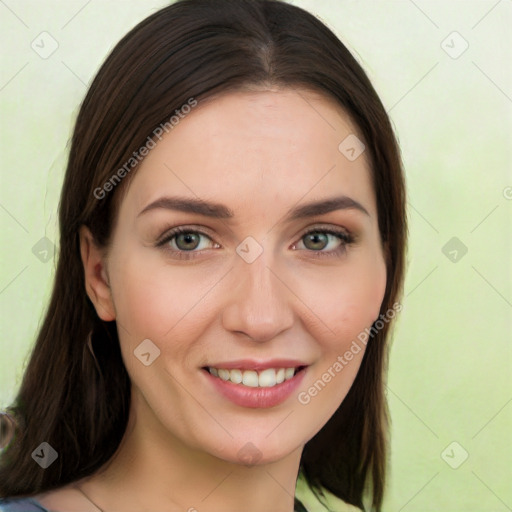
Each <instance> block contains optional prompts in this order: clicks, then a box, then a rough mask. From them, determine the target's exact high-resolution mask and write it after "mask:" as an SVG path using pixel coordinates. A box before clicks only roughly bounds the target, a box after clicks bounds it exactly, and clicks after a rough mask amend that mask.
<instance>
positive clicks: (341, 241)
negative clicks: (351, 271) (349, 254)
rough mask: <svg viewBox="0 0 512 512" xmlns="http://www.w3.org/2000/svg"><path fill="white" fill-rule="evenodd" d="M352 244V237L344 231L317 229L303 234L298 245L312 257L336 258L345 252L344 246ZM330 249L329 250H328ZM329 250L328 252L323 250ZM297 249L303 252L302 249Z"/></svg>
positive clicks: (295, 245) (295, 246)
mask: <svg viewBox="0 0 512 512" xmlns="http://www.w3.org/2000/svg"><path fill="white" fill-rule="evenodd" d="M352 242H353V239H352V236H351V235H350V234H349V233H348V232H347V231H344V230H338V229H334V228H331V227H329V228H322V227H317V228H315V229H311V230H309V231H307V232H306V233H304V234H303V235H302V237H301V240H300V243H299V244H294V246H293V248H294V249H295V248H297V245H302V246H304V247H305V249H306V250H307V251H308V252H312V253H316V254H314V256H338V255H340V254H342V253H344V252H345V250H346V246H347V245H348V244H350V243H352ZM329 247H330V248H329ZM327 248H329V249H328V250H325V249H327ZM299 249H301V250H303V249H302V247H299Z"/></svg>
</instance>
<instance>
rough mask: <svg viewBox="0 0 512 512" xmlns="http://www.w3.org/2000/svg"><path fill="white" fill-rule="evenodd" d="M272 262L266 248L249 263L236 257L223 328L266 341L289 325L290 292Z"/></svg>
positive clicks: (256, 339)
mask: <svg viewBox="0 0 512 512" xmlns="http://www.w3.org/2000/svg"><path fill="white" fill-rule="evenodd" d="M271 265H272V262H271V261H269V259H268V258H267V257H266V252H265V251H264V252H263V253H262V254H261V255H260V256H259V257H258V258H257V259H256V260H255V261H253V262H252V263H247V262H245V261H244V260H243V259H242V258H239V259H237V261H236V262H235V268H234V269H233V272H232V278H231V279H232V281H231V282H230V285H229V286H230V289H229V291H228V293H229V298H228V300H227V301H226V302H225V307H224V309H223V312H222V324H223V327H224V328H225V329H226V330H228V331H230V332H234V333H242V334H245V335H246V336H248V337H249V338H251V339H252V340H253V341H257V342H265V341H269V340H272V339H274V338H275V337H277V336H278V335H279V334H280V333H282V332H284V331H286V330H288V329H290V328H291V327H292V325H293V319H294V313H293V307H292V304H291V302H290V300H291V298H292V297H293V294H292V292H291V291H290V290H289V289H288V287H287V286H286V284H285V280H284V279H283V277H284V276H280V275H279V272H278V271H276V270H274V269H273V268H272V266H271ZM274 267H275V265H274ZM283 281H284V282H283Z"/></svg>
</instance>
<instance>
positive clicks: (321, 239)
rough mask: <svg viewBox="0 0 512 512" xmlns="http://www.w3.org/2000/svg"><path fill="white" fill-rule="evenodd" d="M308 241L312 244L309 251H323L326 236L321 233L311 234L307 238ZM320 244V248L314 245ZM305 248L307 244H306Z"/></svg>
mask: <svg viewBox="0 0 512 512" xmlns="http://www.w3.org/2000/svg"><path fill="white" fill-rule="evenodd" d="M307 238H308V240H310V241H312V242H313V245H314V247H309V248H310V249H311V248H312V249H323V248H324V247H325V243H326V242H327V240H326V235H325V234H323V233H312V234H309V235H308V236H307ZM317 244H320V245H323V246H322V247H315V245H317ZM306 246H307V244H306Z"/></svg>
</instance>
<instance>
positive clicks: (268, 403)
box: [202, 368, 307, 408]
mask: <svg viewBox="0 0 512 512" xmlns="http://www.w3.org/2000/svg"><path fill="white" fill-rule="evenodd" d="M306 370H307V368H303V369H302V370H300V371H299V372H297V374H296V375H295V376H294V377H292V378H291V379H289V380H285V381H284V382H281V384H276V385H275V386H272V387H267V388H260V387H257V388H252V387H249V386H244V385H243V384H235V383H234V382H231V381H229V380H222V379H220V378H219V377H215V376H213V375H212V374H211V373H210V372H209V371H208V370H205V369H203V370H202V371H203V372H204V373H206V377H207V378H208V379H209V380H210V382H211V383H212V385H213V386H215V388H216V389H217V390H218V391H219V392H220V393H221V394H222V395H224V396H225V397H226V398H227V399H229V400H231V401H232V402H233V403H235V404H237V405H240V406H241V407H251V408H266V407H274V406H276V405H279V404H281V403H283V402H284V401H285V400H286V399H287V398H288V397H289V396H290V395H291V394H292V393H293V392H294V391H295V390H296V389H297V388H298V387H299V385H300V383H301V382H302V379H303V378H304V375H305V373H306Z"/></svg>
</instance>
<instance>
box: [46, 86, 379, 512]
mask: <svg viewBox="0 0 512 512" xmlns="http://www.w3.org/2000/svg"><path fill="white" fill-rule="evenodd" d="M353 133H357V131H356V130H355V128H354V125H353V124H352V123H351V122H350V120H349V118H348V116H347V115H346V114H345V113H344V112H343V110H342V109H341V108H340V107H339V106H338V105H337V104H336V103H334V102H333V101H332V100H330V99H328V98H326V97H324V96H321V95H318V94H316V93H313V92H311V91H304V90H301V91H297V90H291V89H267V90H263V91H244V92H236V93H234V92H230V93H226V94H223V95H221V96H219V97H216V98H215V99H214V100H213V101H207V102H206V103H204V104H199V106H197V107H196V108H195V109H193V111H192V112H191V113H190V114H189V115H188V116H187V117H186V118H185V119H183V120H181V121H180V123H179V124H178V125H177V126H176V127H175V128H174V129H173V130H172V132H170V133H169V134H168V135H166V136H165V137H164V138H163V139H162V140H161V141H160V142H158V144H157V146H156V148H154V149H153V150H151V151H150V153H149V154H148V156H147V157H146V158H145V159H144V161H143V162H142V164H141V165H140V167H139V168H138V169H137V171H136V174H135V175H134V176H133V179H132V180H131V182H130V183H129V186H128V187H127V188H126V190H125V191H124V197H123V199H122V202H121V205H120V211H119V216H118V220H117V223H116V225H115V229H114V233H113V238H112V243H111V245H110V246H109V247H108V248H107V249H106V250H101V249H99V248H97V247H96V246H95V244H94V241H93V240H92V237H91V236H90V233H89V232H88V230H87V229H86V228H83V229H82V231H81V249H82V259H83V262H84V269H85V275H86V287H87V293H88V295H89V297H90V298H91V300H92V302H93V303H94V305H95V307H96V311H97V313H98V315H99V316H100V317H101V318H102V319H103V320H105V321H111V320H116V321H117V324H118V331H119V337H120V343H121V349H122V354H123V359H124V362H125V365H126V368H127V370H128V373H129V375H130V378H131V381H132V388H133V397H132V404H131V414H130V422H129V426H128V429H127V432H126V435H125V437H124V439H123V442H122V444H121V446H120V449H119V450H118V453H117V454H116V456H114V458H113V459H112V460H111V461H110V462H109V464H108V465H107V466H106V467H104V468H103V469H102V470H101V471H100V472H98V473H96V474H95V475H93V477H92V478H90V479H88V480H86V481H84V482H82V487H83V490H84V491H85V492H86V493H87V495H88V496H89V497H90V498H91V499H92V500H93V501H95V502H96V503H97V504H98V505H99V506H100V507H101V508H102V509H103V510H104V511H106V512H109V511H114V510H123V511H125V512H131V511H135V510H136V511H137V512H141V511H149V510H170V511H174V510H176V511H178V510H179V511H190V512H193V511H194V509H195V510H197V512H220V511H222V512H226V511H235V510H244V511H246V512H261V510H273V511H276V512H292V510H293V495H294V492H295V480H296V476H297V472H298V468H299V462H300V456H301V452H302V449H303V447H304V444H305V443H306V442H307V441H308V440H309V439H310V438H311V437H312V436H313V435H314V434H316V433H317V432H318V431H319V430H320V428H321V427H322V426H323V425H324V424H325V423H326V422H327V421H328V419H329V418H330V417H331V416H332V414H333V413H334V412H335V410H336V409H337V408H338V406H339V405H340V403H341V402H342V401H343V398H344V397H345V395H346V394H347V392H348V390H349V388H350V386H351V384H352V382H353V380H354V378H355V376H356V374H357V371H358V369H359V366H360V363H361V360H362V356H363V354H364V347H363V349H362V350H361V351H360V352H359V353H358V354H357V355H355V356H354V358H353V359H352V360H351V361H350V362H349V363H348V364H347V365H346V366H344V368H343V370H342V371H341V372H339V373H336V374H335V375H336V376H335V377H333V378H332V379H331V380H330V382H329V383H328V384H326V385H325V387H324V388H323V389H322V390H321V391H320V392H319V393H318V394H317V396H315V397H312V398H311V400H310V401H309V403H307V404H302V403H300V402H299V400H298V393H299V392H301V391H305V390H306V391H307V389H308V388H310V387H311V386H313V384H314V383H315V381H317V380H318V379H321V378H322V375H323V374H324V373H325V372H326V371H327V370H328V369H329V368H332V367H333V364H334V363H335V362H336V361H337V358H338V356H340V355H343V354H344V353H345V352H346V351H347V350H348V349H349V348H350V346H351V344H352V342H353V341H354V340H355V339H356V338H357V335H358V334H359V333H360V332H361V331H364V329H365V328H369V327H370V326H371V324H372V323H373V321H374V320H375V319H376V318H377V317H378V315H379V308H380V305H381V302H382V299H383V296H384V291H385V285H386V266H385V259H384V253H383V249H382V246H381V241H380V236H379V231H378V224H377V209H376V202H375V195H374V192H373V190H372V184H371V174H370V169H369V164H368V160H367V159H366V154H365V153H363V154H362V155H361V156H360V157H359V158H357V159H355V160H354V161H349V160H348V159H347V158H346V157H345V156H344V154H342V153H341V152H340V151H339V150H338V145H339V144H340V142H341V141H342V140H343V139H345V137H347V136H348V135H350V134H353ZM341 195H345V196H348V197H350V198H352V199H353V200H355V201H358V202H359V203H360V204H361V205H363V207H364V208H365V209H366V210H367V212H368V213H364V212H362V211H359V210H358V209H354V208H350V209H342V210H336V211H332V212H330V213H326V214H323V215H318V216H314V217H309V218H303V219H298V220H293V221H286V220H285V216H286V213H287V212H288V210H289V209H291V208H293V207H296V206H301V205H303V204H306V203H309V202H312V201H319V200H323V199H327V198H332V197H335V196H341ZM163 196H183V197H188V198H202V199H205V200H209V201H215V202H217V203H222V204H224V205H226V206H227V207H229V208H230V209H231V210H233V213H234V217H233V218H232V219H212V218H208V217H204V216H201V215H198V214H194V213H185V212H178V211H174V210H170V209H165V208H156V209H152V210H150V211H147V212H145V213H143V214H141V215H139V214H140V212H141V210H143V209H144V208H145V207H146V206H147V205H148V204H150V203H151V202H153V201H155V200H157V199H159V198H161V197H163ZM176 226H186V227H187V228H189V229H191V230H193V229H199V230H201V231H204V232H205V233H206V235H200V236H199V235H196V237H199V238H196V239H195V240H192V242H190V241H189V242H188V244H189V247H194V245H195V246H196V248H194V249H193V251H194V252H192V251H190V250H189V251H185V250H184V249H183V247H185V248H186V247H187V245H186V243H185V242H184V241H183V240H182V241H181V242H180V245H179V246H177V245H176V244H177V243H178V240H177V238H174V239H173V241H168V242H167V243H166V244H165V245H163V246H161V247H156V244H157V242H158V240H160V239H161V238H162V235H164V234H166V233H168V232H169V230H170V228H173V227H176ZM322 227H324V228H325V227H327V228H334V229H336V228H337V229H340V230H342V231H344V232H349V233H350V234H351V235H352V238H353V241H352V242H350V243H348V244H346V245H344V242H343V240H340V239H338V238H337V237H336V236H335V235H328V234H326V235H323V236H324V238H321V239H320V240H319V241H317V242H316V245H314V244H313V243H312V242H309V244H308V240H307V237H305V236H304V234H305V233H306V232H307V231H310V230H313V228H314V230H317V231H318V232H322V229H321V228H322ZM317 228H318V229H317ZM248 236H250V237H252V238H253V239H255V240H256V241H257V242H258V243H259V245H260V246H261V247H262V248H263V252H262V253H261V254H260V255H259V256H258V257H257V258H256V259H255V260H254V261H253V262H252V263H247V262H246V261H244V259H242V258H241V257H240V256H239V255H238V254H237V252H236V248H237V246H238V245H239V244H240V243H241V242H242V241H243V240H244V239H245V238H246V237H248ZM326 237H327V238H326ZM178 238H179V237H178ZM340 247H341V249H340V250H339V251H338V253H337V254H336V253H335V251H336V250H337V249H339V248H340ZM180 248H182V250H181V252H182V253H184V252H186V255H189V256H192V258H190V259H178V258H177V257H176V256H175V255H174V253H173V252H172V250H173V249H174V251H179V250H180ZM329 251H330V253H329ZM319 253H323V257H322V256H321V257H319V256H318V254H319ZM145 339H150V340H151V341H152V342H153V343H154V344H155V345H156V346H157V347H158V348H159V350H160V356H159V357H158V358H157V359H155V360H154V362H153V363H152V364H151V365H150V366H145V365H143V364H142V363H141V362H140V361H139V359H137V357H135V356H134V350H135V349H136V348H137V346H138V345H139V344H140V343H141V342H142V340H145ZM242 358H253V359H258V360H268V359H273V358H294V359H298V360H300V361H302V362H303V363H304V364H307V365H309V366H308V368H307V370H306V374H305V376H304V379H303V381H302V383H301V386H300V388H299V390H298V391H297V392H294V393H293V394H292V395H291V396H290V397H289V398H288V399H287V400H286V401H285V402H284V403H282V404H280V405H278V406H275V407H270V408H266V409H262V408H246V407H241V406H238V405H235V404H233V403H232V402H230V401H228V400H227V399H226V398H224V397H223V396H222V395H221V394H219V393H218V392H217V391H216V390H215V389H214V387H213V386H212V385H211V383H210V382H209V381H208V378H207V376H206V375H205V373H204V370H202V369H201V368H202V367H203V366H206V365H213V366H215V363H217V362H220V361H230V360H235V359H242ZM248 443H252V444H251V445H248ZM244 447H245V448H244ZM248 447H251V448H250V449H251V450H253V451H256V453H257V454H258V457H259V460H258V462H257V464H256V465H253V466H244V465H243V464H241V461H240V453H243V452H240V450H245V451H247V450H248V449H249V448H248ZM40 499H41V503H43V504H46V505H47V506H51V507H52V508H53V509H54V510H57V511H58V510H65V506H67V507H68V509H67V510H69V512H73V510H76V511H78V510H81V511H84V512H85V511H88V510H91V511H92V510H97V509H96V508H94V507H93V506H92V505H91V504H90V502H88V501H86V500H84V498H83V496H82V495H80V493H78V492H77V491H73V490H67V489H60V490H57V491H54V492H52V493H47V494H46V495H44V496H41V497H40ZM66 500H67V501H66ZM192 507H194V508H192Z"/></svg>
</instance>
